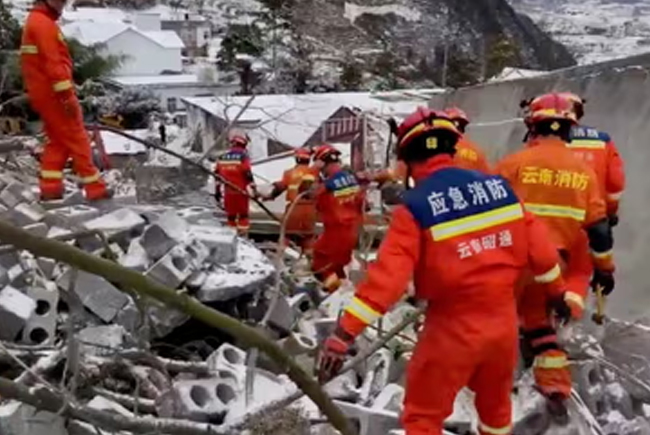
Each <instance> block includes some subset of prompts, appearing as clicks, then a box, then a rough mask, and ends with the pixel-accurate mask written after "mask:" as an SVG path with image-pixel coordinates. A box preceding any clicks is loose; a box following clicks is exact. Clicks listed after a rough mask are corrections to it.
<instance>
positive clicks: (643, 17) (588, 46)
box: [510, 0, 650, 64]
mask: <svg viewBox="0 0 650 435" xmlns="http://www.w3.org/2000/svg"><path fill="white" fill-rule="evenodd" d="M510 3H512V6H513V7H514V8H515V9H516V10H517V11H518V12H522V13H525V14H526V15H529V16H530V17H531V18H532V19H533V21H535V22H536V23H537V24H538V25H539V26H540V27H541V28H542V29H544V30H545V31H547V32H548V33H550V34H551V36H553V38H554V39H556V40H557V41H559V42H561V43H563V44H565V45H566V46H567V47H569V49H571V50H572V51H573V52H574V54H575V56H576V58H577V60H578V62H579V63H580V64H589V63H595V62H601V61H605V60H610V59H616V58H622V57H628V56H633V55H637V54H641V53H644V52H647V51H650V0H636V1H623V0H618V1H616V0H614V1H612V0H579V1H578V0H563V1H559V0H520V1H514V0H510Z"/></svg>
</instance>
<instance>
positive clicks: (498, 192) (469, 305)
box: [319, 108, 563, 435]
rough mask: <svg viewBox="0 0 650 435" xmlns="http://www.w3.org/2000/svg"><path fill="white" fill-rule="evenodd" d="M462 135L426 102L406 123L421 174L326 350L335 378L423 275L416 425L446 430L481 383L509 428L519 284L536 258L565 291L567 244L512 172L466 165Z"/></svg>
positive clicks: (498, 427) (482, 404)
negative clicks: (371, 328) (466, 392)
mask: <svg viewBox="0 0 650 435" xmlns="http://www.w3.org/2000/svg"><path fill="white" fill-rule="evenodd" d="M460 136H461V133H460V131H458V129H457V128H456V126H455V125H454V123H453V122H452V121H451V120H449V119H448V118H446V115H445V114H444V113H443V112H433V111H431V110H429V109H425V108H420V109H418V110H417V111H416V112H415V113H414V114H412V115H411V116H409V117H408V118H407V119H406V120H405V121H404V122H403V123H402V124H401V126H400V127H399V130H398V140H399V142H398V149H397V152H398V158H399V159H400V160H402V161H404V162H405V163H406V164H407V165H409V171H410V172H411V174H412V175H413V177H414V179H415V181H416V185H415V187H414V188H413V189H411V190H408V191H406V192H405V194H404V200H403V204H402V205H400V206H398V207H397V208H396V209H395V210H394V213H393V218H392V221H391V223H390V226H389V228H388V231H387V233H386V237H385V238H384V240H383V242H382V244H381V247H380V248H379V254H378V258H377V261H376V262H375V263H373V264H371V265H370V266H369V268H368V274H367V277H366V279H365V280H364V281H363V282H362V283H360V284H359V286H358V287H357V289H356V293H355V296H354V299H353V300H352V302H351V303H350V305H348V306H347V307H346V308H345V311H344V314H343V316H342V317H341V319H340V321H339V323H338V325H337V328H336V330H335V332H334V333H333V335H332V336H330V337H329V338H328V339H327V340H326V341H325V343H324V348H323V350H322V352H321V355H320V361H319V376H320V380H321V381H325V380H327V379H330V378H331V377H333V376H335V375H336V373H337V372H338V371H339V370H340V368H341V366H342V364H343V360H344V358H345V356H346V354H347V353H348V351H349V349H350V347H351V345H352V344H353V342H354V340H355V337H357V336H358V335H359V334H360V333H361V332H362V331H363V330H364V329H365V328H366V326H368V325H370V324H373V323H374V322H375V321H376V320H378V319H379V318H380V317H381V316H383V315H384V314H385V313H386V312H387V311H388V310H389V309H390V308H391V307H392V306H393V305H394V304H395V303H396V302H398V300H399V299H400V298H401V297H402V296H403V295H404V293H405V292H406V288H407V285H408V284H409V282H410V281H411V279H413V282H414V287H415V294H416V297H417V298H418V299H422V300H424V301H426V302H428V309H427V312H426V319H425V321H424V327H423V330H422V332H421V333H420V336H419V340H418V343H417V346H416V349H415V351H414V353H413V356H412V358H411V360H410V363H409V367H408V372H407V382H406V397H405V401H404V414H403V416H402V423H403V426H404V428H405V429H406V434H407V435H441V434H442V428H443V422H444V420H445V419H446V418H447V417H448V416H449V415H450V414H451V413H452V412H453V404H454V399H455V397H456V395H457V393H458V392H459V391H460V390H461V389H462V388H463V387H464V386H469V387H470V388H471V389H472V390H474V392H475V393H476V407H477V410H478V414H479V417H480V425H479V431H480V434H481V435H510V434H511V433H512V432H511V431H512V424H511V402H510V394H511V391H512V386H513V377H514V371H515V368H516V362H517V347H518V343H517V336H518V321H517V309H516V300H515V285H516V283H517V281H518V278H519V276H520V274H521V273H522V271H523V269H524V268H525V267H526V266H527V265H530V267H531V268H532V270H534V271H535V275H536V279H538V280H539V281H540V282H544V283H546V285H547V286H548V288H547V289H548V291H549V292H550V293H552V294H554V295H555V297H556V298H557V299H559V300H561V299H562V298H563V292H562V288H563V283H562V277H561V275H560V273H559V266H558V261H559V256H558V254H557V251H556V250H555V247H554V246H553V245H552V244H551V243H550V242H549V240H548V234H547V231H546V229H545V227H544V225H543V224H542V223H541V222H539V221H536V220H535V218H534V217H533V216H532V215H531V214H530V213H528V212H526V211H525V210H524V207H523V204H521V203H520V201H519V199H518V198H517V196H516V195H515V193H514V192H513V191H512V189H511V188H510V187H509V185H508V184H507V183H506V182H505V181H504V180H503V179H502V178H501V177H498V176H495V175H487V174H482V173H480V172H478V171H468V170H465V169H460V168H457V167H455V163H454V157H453V156H454V153H455V146H456V143H457V141H458V139H459V138H460Z"/></svg>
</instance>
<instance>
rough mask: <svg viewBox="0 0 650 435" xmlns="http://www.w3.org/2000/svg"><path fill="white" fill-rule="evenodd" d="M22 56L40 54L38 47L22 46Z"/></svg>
mask: <svg viewBox="0 0 650 435" xmlns="http://www.w3.org/2000/svg"><path fill="white" fill-rule="evenodd" d="M20 53H21V54H38V47H37V46H35V45H21V46H20Z"/></svg>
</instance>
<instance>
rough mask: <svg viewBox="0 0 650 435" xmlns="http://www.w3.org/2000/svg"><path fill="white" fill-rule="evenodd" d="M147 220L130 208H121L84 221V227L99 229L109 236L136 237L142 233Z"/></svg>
mask: <svg viewBox="0 0 650 435" xmlns="http://www.w3.org/2000/svg"><path fill="white" fill-rule="evenodd" d="M145 224H146V221H145V220H144V218H143V217H142V216H140V215H139V214H138V213H136V212H134V211H133V210H130V209H128V208H121V209H119V210H115V211H113V212H111V213H108V214H105V215H102V216H99V217H97V218H95V219H92V220H90V221H87V222H84V224H83V227H84V228H86V229H89V230H99V231H102V232H104V233H105V234H106V235H107V236H109V237H113V238H119V237H120V236H123V237H128V238H135V237H138V236H139V235H140V234H142V231H143V230H144V227H145Z"/></svg>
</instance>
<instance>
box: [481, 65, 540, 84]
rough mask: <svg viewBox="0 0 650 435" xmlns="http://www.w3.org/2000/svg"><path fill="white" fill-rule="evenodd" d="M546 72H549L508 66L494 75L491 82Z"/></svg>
mask: <svg viewBox="0 0 650 435" xmlns="http://www.w3.org/2000/svg"><path fill="white" fill-rule="evenodd" d="M544 74H548V71H537V70H532V69H523V68H510V67H506V68H504V69H503V71H501V73H500V74H497V75H496V76H494V77H492V78H491V79H490V80H488V81H489V82H504V81H507V80H517V79H523V78H528V77H537V76H541V75H544Z"/></svg>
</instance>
